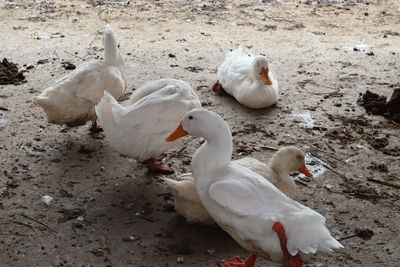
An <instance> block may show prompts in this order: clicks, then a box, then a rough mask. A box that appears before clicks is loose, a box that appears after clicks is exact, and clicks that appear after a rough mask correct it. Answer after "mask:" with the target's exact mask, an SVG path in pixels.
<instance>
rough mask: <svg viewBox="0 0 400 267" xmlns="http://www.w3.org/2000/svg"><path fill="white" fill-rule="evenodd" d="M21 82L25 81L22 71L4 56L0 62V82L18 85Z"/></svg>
mask: <svg viewBox="0 0 400 267" xmlns="http://www.w3.org/2000/svg"><path fill="white" fill-rule="evenodd" d="M21 83H26V80H25V76H24V74H23V71H19V70H18V66H17V64H15V63H12V62H9V61H8V60H7V58H4V59H3V61H2V62H0V84H3V85H4V84H14V85H19V84H21Z"/></svg>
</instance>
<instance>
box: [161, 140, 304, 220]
mask: <svg viewBox="0 0 400 267" xmlns="http://www.w3.org/2000/svg"><path fill="white" fill-rule="evenodd" d="M232 163H235V164H238V165H240V166H242V167H245V168H249V169H250V170H252V171H254V172H256V173H258V174H260V175H261V176H263V177H264V178H265V179H267V180H268V181H270V182H271V183H272V184H273V185H275V186H276V187H277V188H278V189H279V190H280V191H282V192H283V193H284V194H285V195H286V196H288V197H289V198H294V196H295V190H296V184H295V183H294V181H293V179H292V178H291V176H290V175H289V174H290V173H291V172H294V171H299V172H301V173H303V174H305V175H306V176H307V177H308V178H312V174H311V173H310V172H309V171H308V169H307V167H306V165H305V157H304V153H303V152H302V151H301V150H300V149H298V148H296V147H292V146H289V147H282V148H281V149H279V151H277V152H276V153H275V154H274V155H273V156H272V158H271V159H270V160H269V162H268V163H264V162H261V161H259V160H257V159H254V158H251V157H245V158H242V159H239V160H235V161H232ZM163 180H164V181H165V182H166V183H167V185H168V186H169V187H170V188H171V191H172V193H173V195H174V197H175V210H176V211H177V212H178V213H179V214H181V215H182V216H183V217H184V218H185V219H186V221H187V222H189V223H200V224H205V225H207V224H213V223H214V220H213V218H212V217H211V216H210V214H209V213H208V212H207V210H206V209H205V208H204V206H203V204H202V203H201V201H200V199H199V196H198V195H197V192H196V185H195V181H194V178H193V176H192V174H191V173H186V174H183V175H182V176H180V179H179V181H176V180H173V179H170V178H164V179H163Z"/></svg>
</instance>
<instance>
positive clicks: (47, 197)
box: [41, 195, 53, 206]
mask: <svg viewBox="0 0 400 267" xmlns="http://www.w3.org/2000/svg"><path fill="white" fill-rule="evenodd" d="M41 200H42V202H43V203H44V204H46V205H47V206H48V205H50V202H51V201H53V198H52V197H51V196H48V195H45V196H42V198H41Z"/></svg>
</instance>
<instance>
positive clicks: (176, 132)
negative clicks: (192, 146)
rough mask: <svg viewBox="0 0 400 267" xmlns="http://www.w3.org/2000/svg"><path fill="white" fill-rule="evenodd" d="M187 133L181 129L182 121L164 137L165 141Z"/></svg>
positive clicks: (173, 139) (170, 140)
mask: <svg viewBox="0 0 400 267" xmlns="http://www.w3.org/2000/svg"><path fill="white" fill-rule="evenodd" d="M185 135H188V133H187V132H186V131H185V130H184V129H183V127H182V122H181V123H180V124H179V126H178V128H176V129H175V131H174V132H173V133H171V134H170V135H169V136H168V137H167V138H165V141H166V142H172V141H175V140H176V139H178V138H181V137H182V136H185Z"/></svg>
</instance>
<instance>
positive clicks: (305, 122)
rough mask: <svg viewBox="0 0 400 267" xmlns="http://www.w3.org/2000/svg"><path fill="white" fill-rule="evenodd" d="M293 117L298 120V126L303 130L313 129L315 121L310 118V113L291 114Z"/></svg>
mask: <svg viewBox="0 0 400 267" xmlns="http://www.w3.org/2000/svg"><path fill="white" fill-rule="evenodd" d="M291 115H292V116H293V117H296V118H298V120H296V121H298V122H299V123H300V126H302V127H304V128H313V127H314V126H315V120H314V119H313V117H312V116H311V114H310V112H308V111H305V112H292V114H291Z"/></svg>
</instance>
